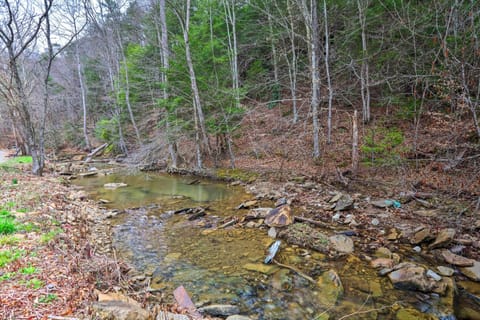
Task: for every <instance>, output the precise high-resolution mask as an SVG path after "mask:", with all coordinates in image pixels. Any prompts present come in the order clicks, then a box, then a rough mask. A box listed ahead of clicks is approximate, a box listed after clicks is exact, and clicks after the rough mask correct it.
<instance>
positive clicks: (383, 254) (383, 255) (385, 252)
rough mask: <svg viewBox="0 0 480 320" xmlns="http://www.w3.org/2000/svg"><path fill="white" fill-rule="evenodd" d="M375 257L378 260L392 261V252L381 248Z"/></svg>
mask: <svg viewBox="0 0 480 320" xmlns="http://www.w3.org/2000/svg"><path fill="white" fill-rule="evenodd" d="M375 256H376V257H377V258H387V259H390V258H392V252H391V251H390V250H389V249H388V248H385V247H380V248H378V249H377V250H376V251H375Z"/></svg>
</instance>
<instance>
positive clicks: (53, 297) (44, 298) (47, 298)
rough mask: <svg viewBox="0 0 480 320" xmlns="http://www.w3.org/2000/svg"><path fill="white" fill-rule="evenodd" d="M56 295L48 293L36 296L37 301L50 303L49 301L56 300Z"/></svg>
mask: <svg viewBox="0 0 480 320" xmlns="http://www.w3.org/2000/svg"><path fill="white" fill-rule="evenodd" d="M57 298H58V297H57V295H56V294H55V293H49V294H47V295H44V296H41V297H40V298H38V302H40V303H50V302H53V301H55V300H57Z"/></svg>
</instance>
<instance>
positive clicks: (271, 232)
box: [268, 227, 277, 239]
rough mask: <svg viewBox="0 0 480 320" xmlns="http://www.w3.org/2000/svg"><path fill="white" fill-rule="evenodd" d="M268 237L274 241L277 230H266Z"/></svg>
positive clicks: (273, 228) (272, 228)
mask: <svg viewBox="0 0 480 320" xmlns="http://www.w3.org/2000/svg"><path fill="white" fill-rule="evenodd" d="M268 236H269V237H270V238H273V239H275V238H276V237H277V229H275V227H270V229H268Z"/></svg>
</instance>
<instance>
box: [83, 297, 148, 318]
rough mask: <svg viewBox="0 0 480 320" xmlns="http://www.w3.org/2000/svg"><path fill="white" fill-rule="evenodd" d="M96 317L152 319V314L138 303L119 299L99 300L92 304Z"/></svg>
mask: <svg viewBox="0 0 480 320" xmlns="http://www.w3.org/2000/svg"><path fill="white" fill-rule="evenodd" d="M92 309H93V311H94V316H95V317H96V318H95V319H100V320H111V319H115V320H150V319H152V316H151V314H150V313H149V312H148V311H146V310H144V309H142V308H139V307H138V306H136V305H133V304H130V303H128V302H124V301H119V300H110V301H102V302H97V303H94V304H93V305H92Z"/></svg>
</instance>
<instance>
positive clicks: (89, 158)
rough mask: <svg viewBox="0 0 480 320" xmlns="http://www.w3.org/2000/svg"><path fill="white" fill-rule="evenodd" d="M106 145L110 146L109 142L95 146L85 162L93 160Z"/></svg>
mask: <svg viewBox="0 0 480 320" xmlns="http://www.w3.org/2000/svg"><path fill="white" fill-rule="evenodd" d="M106 147H108V143H104V144H102V145H101V146H100V147H98V148H95V149H94V150H93V151H92V152H90V153H89V154H87V157H86V158H85V161H84V163H88V162H90V161H91V160H92V158H93V157H95V156H96V155H97V154H98V153H100V152H101V151H103V150H104V149H105V148H106Z"/></svg>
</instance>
